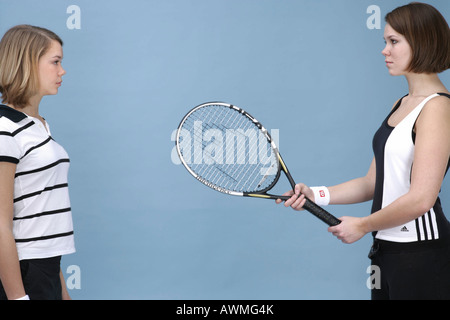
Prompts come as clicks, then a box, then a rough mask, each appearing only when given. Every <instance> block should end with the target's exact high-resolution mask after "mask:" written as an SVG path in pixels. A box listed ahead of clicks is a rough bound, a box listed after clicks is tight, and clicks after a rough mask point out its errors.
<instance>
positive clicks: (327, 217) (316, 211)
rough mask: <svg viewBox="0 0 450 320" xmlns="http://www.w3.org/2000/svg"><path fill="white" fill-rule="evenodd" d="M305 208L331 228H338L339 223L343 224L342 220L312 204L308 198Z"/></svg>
mask: <svg viewBox="0 0 450 320" xmlns="http://www.w3.org/2000/svg"><path fill="white" fill-rule="evenodd" d="M303 208H304V209H306V210H308V211H309V212H311V213H312V214H313V215H315V216H316V217H317V218H319V219H320V220H322V221H323V222H325V223H326V224H328V225H329V226H330V227H332V226H337V225H338V224H339V223H341V220H339V219H338V218H336V217H335V216H333V215H332V214H331V213H329V212H328V211H327V210H325V209H324V208H322V207H320V206H318V205H317V204H316V203H314V202H312V201H311V200H309V199H308V198H306V202H305V204H304V206H303Z"/></svg>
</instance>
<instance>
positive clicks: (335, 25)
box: [0, 0, 450, 299]
mask: <svg viewBox="0 0 450 320" xmlns="http://www.w3.org/2000/svg"><path fill="white" fill-rule="evenodd" d="M426 2H427V3H430V4H432V5H434V6H435V7H436V8H437V9H438V10H440V11H441V13H442V14H443V15H444V17H446V19H447V21H448V20H450V2H449V1H448V0H435V1H426ZM406 3H408V2H407V1H397V0H396V1H392V0H389V1H388V0H341V1H332V0H320V1H312V0H284V1H276V0H164V1H163V0H150V1H143V0H130V1H122V0H114V1H106V0H95V1H92V0H89V1H87V0H80V1H76V0H71V1H66V0H45V1H32V0H15V1H11V0H0V33H1V34H3V33H4V32H5V31H6V30H7V29H9V28H10V27H12V26H14V25H17V24H22V23H26V24H33V25H39V26H43V27H47V28H49V29H51V30H53V31H54V32H56V33H57V34H59V35H60V36H61V37H62V39H63V40H64V42H65V43H64V60H63V66H64V67H65V69H66V70H67V75H66V76H64V78H63V80H64V82H63V86H62V87H61V88H60V91H59V92H60V93H59V94H58V95H57V96H50V97H45V98H44V99H43V101H42V104H41V108H40V111H41V115H43V116H44V117H45V118H46V119H47V121H48V122H49V124H50V126H51V129H52V133H53V136H54V138H55V139H56V140H57V141H58V142H60V143H61V144H62V145H63V146H64V147H65V148H66V149H67V151H68V152H69V154H70V156H71V171H70V188H71V189H70V190H71V200H72V208H73V214H74V223H75V231H76V243H77V253H75V254H73V255H69V256H65V257H64V258H63V271H65V270H66V268H67V266H70V265H77V266H79V267H80V270H81V289H73V290H70V294H71V296H72V298H74V299H369V298H370V291H369V290H368V288H367V287H366V280H367V278H368V276H369V274H368V273H367V272H366V269H367V267H368V266H369V265H370V261H369V259H368V258H367V253H368V250H369V247H370V242H371V241H370V240H371V239H370V236H366V237H364V238H363V239H362V240H360V241H359V242H357V243H355V244H352V245H344V244H342V243H341V242H339V241H338V240H336V239H335V238H334V237H333V236H331V235H330V234H329V233H328V232H327V230H326V229H327V226H326V225H325V224H324V223H322V222H321V221H319V220H317V219H316V218H314V217H313V216H312V215H310V214H309V213H296V212H294V211H293V210H291V209H289V208H284V207H283V206H276V205H275V204H274V203H272V202H270V201H263V200H259V199H247V198H244V199H242V198H232V197H228V196H226V195H223V194H220V193H218V192H214V191H213V190H211V189H209V188H207V187H205V186H203V185H202V184H200V183H197V182H195V180H194V179H192V177H191V176H190V175H189V174H188V172H187V171H186V170H185V169H184V168H183V167H182V166H181V165H176V164H175V163H174V162H176V161H175V160H176V158H174V157H173V155H174V154H173V151H174V149H173V148H174V142H173V138H172V137H173V136H172V135H173V132H174V130H175V129H176V127H177V125H178V123H179V121H180V120H181V118H182V117H183V116H184V114H185V113H186V112H187V111H188V110H190V109H191V108H192V107H194V106H195V105H198V104H200V103H203V102H206V101H211V100H221V101H226V102H229V103H233V104H236V105H237V106H240V107H242V108H244V109H246V110H247V111H248V112H250V113H251V114H253V115H254V116H255V117H256V118H257V119H258V120H259V121H260V122H261V123H263V125H265V126H266V127H267V128H269V129H278V130H279V141H280V143H279V146H280V150H281V153H282V155H283V157H284V160H285V161H286V163H287V165H288V167H289V168H290V171H291V173H292V174H293V176H294V177H295V179H296V180H297V181H298V182H300V181H302V182H305V183H307V184H310V185H333V184H337V183H340V182H343V181H347V180H349V179H352V178H355V177H359V176H361V175H364V174H365V173H366V171H367V170H368V168H369V165H370V162H371V160H372V150H371V141H372V135H373V134H374V132H375V131H376V130H377V128H378V126H379V124H380V123H381V121H382V120H383V119H384V117H385V116H386V114H387V113H388V112H389V110H390V108H391V107H392V105H393V103H394V101H395V100H396V99H398V98H399V97H401V96H403V95H404V94H406V93H407V90H408V89H407V85H406V81H405V79H404V78H400V77H391V76H389V74H388V72H387V70H386V68H385V64H384V57H383V56H382V55H381V50H382V49H383V48H384V41H383V28H384V15H385V14H386V13H388V12H389V11H391V10H392V9H394V8H395V7H397V6H399V5H403V4H406ZM72 4H75V5H77V6H79V8H80V10H81V16H80V17H81V29H73V30H71V29H69V28H68V27H67V26H66V21H67V19H70V16H71V13H67V12H66V10H67V8H68V7H69V6H70V5H72ZM370 5H377V6H379V8H380V10H381V20H382V21H381V29H369V28H368V27H367V25H366V21H367V19H368V18H369V17H370V16H371V13H367V12H366V10H367V8H368V7H369V6H370ZM441 79H442V80H443V82H444V83H445V84H446V85H447V87H449V86H450V73H449V72H448V71H446V72H444V73H443V74H441ZM282 182H283V183H285V184H284V186H282V187H281V190H282V191H283V192H284V191H285V190H287V189H288V188H289V187H288V184H287V182H286V181H283V180H282ZM449 189H450V186H449V179H448V177H447V179H446V181H445V182H444V186H443V188H442V192H441V198H442V201H443V203H444V208H445V207H446V208H447V215H449V212H450V211H449V210H450V196H449ZM328 209H329V211H331V212H333V213H334V214H335V215H336V216H338V217H339V216H343V215H353V216H364V215H367V214H369V211H370V203H364V204H358V205H351V206H330V207H328ZM65 276H66V278H68V277H69V276H70V273H69V274H67V273H66V274H65Z"/></svg>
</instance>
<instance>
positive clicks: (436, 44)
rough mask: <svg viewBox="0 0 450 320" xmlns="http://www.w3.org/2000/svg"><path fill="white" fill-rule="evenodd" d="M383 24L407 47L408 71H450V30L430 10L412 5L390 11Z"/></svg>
mask: <svg viewBox="0 0 450 320" xmlns="http://www.w3.org/2000/svg"><path fill="white" fill-rule="evenodd" d="M385 20H386V22H387V23H388V24H389V25H390V26H391V27H392V28H393V29H394V30H395V31H397V32H398V33H400V34H401V35H403V36H404V37H405V38H406V40H407V41H408V43H409V45H410V47H411V50H412V58H411V63H410V65H409V68H408V69H409V70H408V71H410V72H414V73H440V72H443V71H445V70H447V69H448V68H450V29H449V27H448V24H447V22H446V21H445V18H444V17H443V16H442V14H441V13H440V12H439V11H437V10H436V9H435V8H434V7H433V6H431V5H429V4H425V3H420V2H412V3H410V4H407V5H405V6H402V7H398V8H396V9H394V10H393V11H391V12H390V13H388V14H387V15H386V18H385Z"/></svg>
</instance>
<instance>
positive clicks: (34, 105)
mask: <svg viewBox="0 0 450 320" xmlns="http://www.w3.org/2000/svg"><path fill="white" fill-rule="evenodd" d="M41 100H42V97H41V96H38V95H36V96H33V97H31V98H30V100H29V101H28V104H27V105H26V106H25V107H23V108H20V109H19V108H16V107H15V106H11V107H13V108H14V109H17V110H19V111H21V112H23V113H25V114H27V115H29V116H30V117H34V118H39V117H40V116H39V104H40V103H41Z"/></svg>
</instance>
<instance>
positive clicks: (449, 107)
mask: <svg viewBox="0 0 450 320" xmlns="http://www.w3.org/2000/svg"><path fill="white" fill-rule="evenodd" d="M422 125H426V126H433V125H440V126H444V127H448V128H450V99H449V97H447V96H444V95H440V96H437V97H434V98H433V99H431V100H429V101H428V102H427V103H426V104H425V106H424V107H423V109H422V112H421V114H420V116H419V117H418V119H417V126H422Z"/></svg>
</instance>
